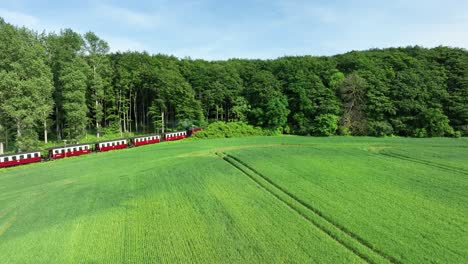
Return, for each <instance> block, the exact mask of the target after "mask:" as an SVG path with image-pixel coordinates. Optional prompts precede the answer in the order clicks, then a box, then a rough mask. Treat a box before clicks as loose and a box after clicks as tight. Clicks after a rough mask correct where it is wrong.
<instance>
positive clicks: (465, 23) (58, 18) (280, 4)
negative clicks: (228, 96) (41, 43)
mask: <svg viewBox="0 0 468 264" xmlns="http://www.w3.org/2000/svg"><path fill="white" fill-rule="evenodd" d="M0 17H3V18H4V19H5V21H6V22H8V23H11V24H14V25H17V26H26V27H28V28H31V29H34V30H36V31H39V32H42V31H44V30H45V31H46V32H52V31H55V32H59V31H60V29H63V28H71V29H73V30H74V31H77V32H79V33H82V34H84V33H85V32H87V31H93V32H94V33H96V34H97V35H98V36H99V37H101V38H102V39H104V40H106V41H107V42H108V43H109V45H110V47H111V51H113V52H116V51H127V50H136V51H147V52H149V53H153V54H156V53H162V54H168V55H174V56H177V57H179V58H184V57H190V58H193V59H207V60H225V59H229V58H250V59H274V58H277V57H281V56H296V55H314V56H322V55H334V54H340V53H345V52H348V51H351V50H366V49H371V48H386V47H397V46H410V45H420V46H424V47H435V46H439V45H444V46H451V47H460V48H465V49H468V0H443V1H440V0H439V1H435V0H386V1H383V0H374V1H372V0H329V1H324V0H318V1H313V0H310V1H306V0H237V1H235V0H232V1H227V0H224V1H219V0H218V1H216V0H192V1H191V0H186V1H182V0H153V1H146V0H140V1H115V0H114V1H113V0H102V1H99V0H95V1H92V0H81V1H76V0H68V1H66V0H48V1H43V0H0Z"/></svg>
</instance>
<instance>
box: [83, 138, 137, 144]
mask: <svg viewBox="0 0 468 264" xmlns="http://www.w3.org/2000/svg"><path fill="white" fill-rule="evenodd" d="M121 140H128V138H116V139H110V140H105V141H98V142H95V143H91V144H99V143H107V142H114V141H121Z"/></svg>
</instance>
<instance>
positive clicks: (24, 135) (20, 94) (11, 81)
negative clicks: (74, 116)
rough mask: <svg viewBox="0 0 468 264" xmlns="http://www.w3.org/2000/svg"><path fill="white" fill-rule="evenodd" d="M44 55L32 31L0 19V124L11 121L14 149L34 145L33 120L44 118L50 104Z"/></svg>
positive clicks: (49, 76)
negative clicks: (13, 128) (14, 140)
mask: <svg viewBox="0 0 468 264" xmlns="http://www.w3.org/2000/svg"><path fill="white" fill-rule="evenodd" d="M45 59H46V53H45V50H44V48H43V46H42V45H41V43H40V41H39V40H38V36H37V34H36V33H34V32H31V31H29V30H27V29H25V28H15V27H13V26H11V25H9V24H7V23H5V22H4V21H3V20H1V19H0V62H1V63H0V102H1V104H0V114H1V115H2V116H3V115H4V118H2V119H3V120H2V122H3V123H4V124H5V123H9V122H8V120H10V121H11V123H12V124H14V127H15V130H16V145H17V148H18V150H25V149H31V148H34V147H35V143H36V141H37V124H38V123H41V124H42V123H44V122H45V121H46V119H47V117H48V114H49V113H50V110H51V107H52V102H51V100H50V96H51V94H52V91H53V86H52V82H51V78H52V75H51V72H50V68H49V67H48V66H47V65H46V63H45ZM5 119H7V120H5ZM4 130H5V129H4Z"/></svg>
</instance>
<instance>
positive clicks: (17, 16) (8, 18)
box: [0, 8, 40, 28]
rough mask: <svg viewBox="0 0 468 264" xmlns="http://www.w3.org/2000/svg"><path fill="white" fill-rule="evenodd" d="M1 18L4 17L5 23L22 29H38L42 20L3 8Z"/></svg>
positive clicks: (0, 11)
mask: <svg viewBox="0 0 468 264" xmlns="http://www.w3.org/2000/svg"><path fill="white" fill-rule="evenodd" d="M0 17H3V19H5V22H7V23H10V24H13V25H16V26H20V27H21V26H25V27H29V28H37V27H38V26H39V25H40V20H39V18H37V17H34V16H31V15H28V14H24V13H20V12H16V11H11V10H6V9H2V8H0Z"/></svg>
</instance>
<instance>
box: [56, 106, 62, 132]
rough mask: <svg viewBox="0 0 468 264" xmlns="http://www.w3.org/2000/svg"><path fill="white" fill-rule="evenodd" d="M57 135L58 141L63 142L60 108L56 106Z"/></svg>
mask: <svg viewBox="0 0 468 264" xmlns="http://www.w3.org/2000/svg"><path fill="white" fill-rule="evenodd" d="M55 133H57V139H58V140H62V135H61V134H60V124H59V109H58V106H55Z"/></svg>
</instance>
